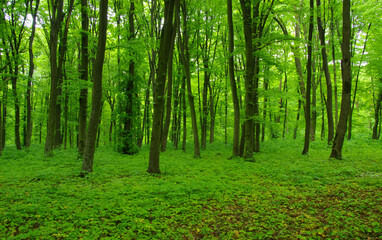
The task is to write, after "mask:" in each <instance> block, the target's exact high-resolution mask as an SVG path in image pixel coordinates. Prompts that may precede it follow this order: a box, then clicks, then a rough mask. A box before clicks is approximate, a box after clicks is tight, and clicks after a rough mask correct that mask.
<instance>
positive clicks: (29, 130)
mask: <svg viewBox="0 0 382 240" xmlns="http://www.w3.org/2000/svg"><path fill="white" fill-rule="evenodd" d="M32 5H33V0H30V8H31V9H30V11H31V13H32V19H33V20H32V32H31V35H30V37H29V73H28V82H27V91H26V94H25V97H26V102H27V116H26V117H27V129H26V137H25V147H29V146H30V145H31V138H32V128H33V126H32V102H31V91H32V78H33V72H34V66H35V65H34V62H33V58H34V55H33V41H34V37H35V34H36V18H37V11H38V7H39V5H40V0H36V5H35V9H34V11H33V7H32Z"/></svg>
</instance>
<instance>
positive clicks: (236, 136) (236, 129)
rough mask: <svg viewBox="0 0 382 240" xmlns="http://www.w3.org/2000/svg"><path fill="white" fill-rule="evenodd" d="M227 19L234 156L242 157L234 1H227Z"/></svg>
mask: <svg viewBox="0 0 382 240" xmlns="http://www.w3.org/2000/svg"><path fill="white" fill-rule="evenodd" d="M227 18H228V52H229V55H228V68H229V82H230V86H231V94H232V103H233V112H234V120H233V121H234V123H233V149H232V154H233V156H239V155H240V106H239V98H238V94H237V87H236V81H235V71H234V63H233V62H234V61H233V60H234V59H233V51H234V32H233V21H232V0H227Z"/></svg>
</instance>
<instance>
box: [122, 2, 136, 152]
mask: <svg viewBox="0 0 382 240" xmlns="http://www.w3.org/2000/svg"><path fill="white" fill-rule="evenodd" d="M134 11H135V5H134V1H131V2H130V11H129V40H130V41H132V40H133V39H134V38H135V26H134ZM134 80H135V59H134V52H132V53H131V60H130V62H129V75H128V78H127V86H126V92H125V95H126V101H127V102H126V109H125V114H126V117H124V118H123V129H124V131H123V134H124V135H125V136H124V137H123V138H122V139H123V140H122V141H123V143H122V145H123V148H122V153H125V154H134V153H136V149H135V140H134V138H135V136H134V135H135V133H134V122H135V121H134V118H135V117H136V116H135V114H134V113H135V111H134V101H135V99H134V98H135V94H134V92H135V86H134Z"/></svg>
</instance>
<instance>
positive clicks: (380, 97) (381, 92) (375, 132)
mask: <svg viewBox="0 0 382 240" xmlns="http://www.w3.org/2000/svg"><path fill="white" fill-rule="evenodd" d="M381 102H382V90H379V94H378V99H377V102H376V104H375V105H376V106H375V110H374V111H375V112H374V118H375V119H374V121H375V122H374V126H373V136H372V139H379V134H378V125H379V124H380V123H379V122H380V121H379V114H380V111H381Z"/></svg>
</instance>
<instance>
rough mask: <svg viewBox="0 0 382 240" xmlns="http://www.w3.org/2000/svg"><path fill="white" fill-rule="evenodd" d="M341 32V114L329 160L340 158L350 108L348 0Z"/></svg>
mask: <svg viewBox="0 0 382 240" xmlns="http://www.w3.org/2000/svg"><path fill="white" fill-rule="evenodd" d="M342 16H343V30H342V61H341V69H342V101H341V113H340V119H339V121H338V126H337V130H336V135H335V137H334V141H333V147H332V152H331V154H330V157H331V158H335V159H341V158H342V146H343V143H344V139H345V133H346V126H347V120H348V117H349V112H350V107H351V105H350V104H351V99H350V97H351V54H350V38H351V20H350V0H344V1H343V14H342Z"/></svg>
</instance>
